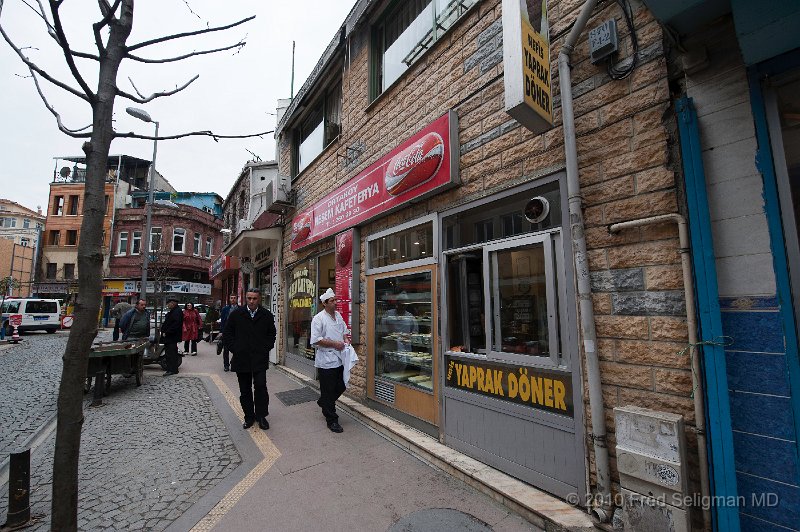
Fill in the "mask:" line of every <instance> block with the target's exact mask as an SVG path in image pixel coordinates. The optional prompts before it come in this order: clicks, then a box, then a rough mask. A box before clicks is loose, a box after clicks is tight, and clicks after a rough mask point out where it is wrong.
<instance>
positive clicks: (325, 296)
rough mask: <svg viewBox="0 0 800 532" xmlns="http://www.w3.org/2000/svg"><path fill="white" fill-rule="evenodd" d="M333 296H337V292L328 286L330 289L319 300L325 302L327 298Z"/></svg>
mask: <svg viewBox="0 0 800 532" xmlns="http://www.w3.org/2000/svg"><path fill="white" fill-rule="evenodd" d="M332 297H336V294H334V293H333V290H331V289H330V288H328V290H326V291H325V293H324V294H322V295H321V296H319V300H320V301H322V302H323V303H325V302H326V301H327V300H329V299H330V298H332Z"/></svg>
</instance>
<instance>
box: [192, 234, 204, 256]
mask: <svg viewBox="0 0 800 532" xmlns="http://www.w3.org/2000/svg"><path fill="white" fill-rule="evenodd" d="M202 238H203V237H202V236H201V235H200V233H195V234H194V243H193V245H192V255H194V256H195V257H199V256H200V242H202Z"/></svg>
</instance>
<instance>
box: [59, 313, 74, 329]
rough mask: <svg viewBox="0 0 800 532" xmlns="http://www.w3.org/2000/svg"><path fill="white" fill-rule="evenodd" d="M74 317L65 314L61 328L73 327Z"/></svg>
mask: <svg viewBox="0 0 800 532" xmlns="http://www.w3.org/2000/svg"><path fill="white" fill-rule="evenodd" d="M74 319H75V318H73V317H72V316H64V317H63V318H61V328H62V329H69V328H70V327H72V321H73V320H74Z"/></svg>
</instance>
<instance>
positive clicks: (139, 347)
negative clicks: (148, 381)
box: [84, 339, 148, 395]
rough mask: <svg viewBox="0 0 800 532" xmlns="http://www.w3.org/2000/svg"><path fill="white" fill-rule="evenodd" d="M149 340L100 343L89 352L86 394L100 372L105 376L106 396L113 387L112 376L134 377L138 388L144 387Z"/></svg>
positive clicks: (94, 345)
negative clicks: (145, 361)
mask: <svg viewBox="0 0 800 532" xmlns="http://www.w3.org/2000/svg"><path fill="white" fill-rule="evenodd" d="M147 344H148V340H147V339H142V340H123V341H120V342H98V343H96V344H93V345H92V348H91V350H90V351H89V366H88V367H87V370H86V386H85V388H84V391H85V392H88V391H89V389H90V388H91V387H92V379H93V378H96V376H97V374H98V373H99V372H103V374H104V375H105V379H106V382H105V394H106V395H108V390H109V388H110V387H111V376H112V375H134V376H135V377H136V386H141V385H142V375H143V373H144V363H143V362H144V361H143V355H144V350H145V347H147Z"/></svg>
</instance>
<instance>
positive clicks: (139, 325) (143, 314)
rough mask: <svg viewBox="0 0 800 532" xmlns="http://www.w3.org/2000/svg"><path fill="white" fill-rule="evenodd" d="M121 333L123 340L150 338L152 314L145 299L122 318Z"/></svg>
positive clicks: (138, 302)
mask: <svg viewBox="0 0 800 532" xmlns="http://www.w3.org/2000/svg"><path fill="white" fill-rule="evenodd" d="M120 332H121V333H122V339H123V340H128V339H140V338H149V337H150V313H149V312H148V311H147V303H146V302H145V300H144V299H140V300H139V301H137V302H136V306H135V307H133V308H132V309H130V310H129V311H128V312H126V313H125V315H124V316H122V319H121V320H120Z"/></svg>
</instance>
